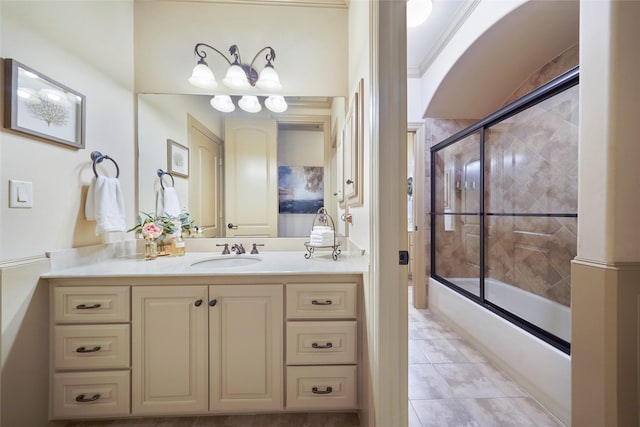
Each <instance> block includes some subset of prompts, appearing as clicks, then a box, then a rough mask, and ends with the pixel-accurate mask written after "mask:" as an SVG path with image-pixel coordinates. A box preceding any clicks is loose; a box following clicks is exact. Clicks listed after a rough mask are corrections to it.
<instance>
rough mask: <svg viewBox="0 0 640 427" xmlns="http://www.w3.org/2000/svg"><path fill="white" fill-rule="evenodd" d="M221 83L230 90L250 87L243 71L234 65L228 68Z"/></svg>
mask: <svg viewBox="0 0 640 427" xmlns="http://www.w3.org/2000/svg"><path fill="white" fill-rule="evenodd" d="M222 83H224V84H225V86H227V87H230V88H231V89H249V88H250V87H251V84H249V80H248V79H247V75H246V74H245V72H244V70H243V69H242V67H240V66H239V65H236V64H234V65H232V66H230V67H229V69H228V70H227V75H226V76H225V77H224V79H223V80H222Z"/></svg>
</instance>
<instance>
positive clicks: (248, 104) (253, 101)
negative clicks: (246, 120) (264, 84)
mask: <svg viewBox="0 0 640 427" xmlns="http://www.w3.org/2000/svg"><path fill="white" fill-rule="evenodd" d="M238 107H240V108H242V109H243V110H244V111H246V112H247V113H258V112H259V111H260V110H262V106H261V105H260V102H258V98H257V97H255V96H253V95H245V96H243V97H242V98H240V101H238Z"/></svg>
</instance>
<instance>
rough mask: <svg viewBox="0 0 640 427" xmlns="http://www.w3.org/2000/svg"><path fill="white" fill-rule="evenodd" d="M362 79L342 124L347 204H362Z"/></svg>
mask: <svg viewBox="0 0 640 427" xmlns="http://www.w3.org/2000/svg"><path fill="white" fill-rule="evenodd" d="M363 92H364V80H363V79H360V81H359V82H358V86H357V88H356V90H355V91H354V93H353V96H352V97H351V101H350V102H349V111H347V117H346V119H345V124H344V133H343V141H342V144H343V162H344V172H343V179H344V197H345V198H346V200H347V203H348V204H349V206H362V205H363V204H364V194H363V190H362V185H363V180H364V170H363V150H364V135H363V132H364V117H363V106H364V105H363Z"/></svg>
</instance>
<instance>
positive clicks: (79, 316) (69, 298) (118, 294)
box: [53, 286, 129, 323]
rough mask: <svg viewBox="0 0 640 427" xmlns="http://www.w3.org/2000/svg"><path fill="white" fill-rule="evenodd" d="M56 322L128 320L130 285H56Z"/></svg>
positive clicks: (54, 317) (54, 301)
mask: <svg viewBox="0 0 640 427" xmlns="http://www.w3.org/2000/svg"><path fill="white" fill-rule="evenodd" d="M53 320H54V322H56V323H109V322H112V323H116V322H128V321H129V288H128V287H127V286H95V287H93V286H91V287H89V286H86V287H56V288H54V290H53Z"/></svg>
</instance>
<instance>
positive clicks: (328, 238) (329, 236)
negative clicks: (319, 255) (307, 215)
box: [309, 227, 334, 246]
mask: <svg viewBox="0 0 640 427" xmlns="http://www.w3.org/2000/svg"><path fill="white" fill-rule="evenodd" d="M333 241H334V240H333V231H332V230H331V229H330V228H329V227H327V228H321V229H317V228H316V227H313V230H312V231H311V234H310V235H309V243H310V244H311V245H312V246H332V245H333Z"/></svg>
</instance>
